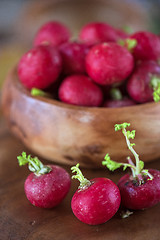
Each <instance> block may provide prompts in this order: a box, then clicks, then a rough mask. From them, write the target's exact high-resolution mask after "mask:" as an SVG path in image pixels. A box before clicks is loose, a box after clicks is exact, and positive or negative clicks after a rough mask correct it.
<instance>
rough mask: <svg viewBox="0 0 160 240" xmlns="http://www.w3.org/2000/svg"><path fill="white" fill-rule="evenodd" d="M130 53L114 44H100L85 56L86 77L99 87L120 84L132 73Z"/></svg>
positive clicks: (132, 61) (132, 65) (132, 64)
mask: <svg viewBox="0 0 160 240" xmlns="http://www.w3.org/2000/svg"><path fill="white" fill-rule="evenodd" d="M133 68H134V59H133V56H132V55H131V53H130V52H129V51H128V50H127V49H126V48H125V47H122V46H120V45H119V44H116V43H102V44H98V45H96V46H94V47H92V48H91V49H90V51H89V53H88V54H87V56H86V70H87V73H88V75H89V76H90V77H91V78H92V79H93V80H94V81H95V82H96V83H99V84H101V85H111V84H113V83H116V82H122V81H123V80H125V79H126V78H127V77H128V76H129V75H130V74H131V72H132V71H133Z"/></svg>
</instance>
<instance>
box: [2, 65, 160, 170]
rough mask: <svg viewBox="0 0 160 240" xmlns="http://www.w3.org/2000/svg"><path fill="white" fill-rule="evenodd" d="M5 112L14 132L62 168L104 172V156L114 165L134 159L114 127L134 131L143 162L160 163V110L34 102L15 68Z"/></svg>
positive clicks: (5, 91) (153, 105) (155, 105)
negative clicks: (122, 125) (124, 126)
mask: <svg viewBox="0 0 160 240" xmlns="http://www.w3.org/2000/svg"><path fill="white" fill-rule="evenodd" d="M2 107H3V112H4V114H5V117H6V119H7V122H8V124H9V127H10V129H11V131H12V132H13V133H14V134H15V135H16V136H17V137H18V138H19V139H21V141H22V142H23V143H24V144H25V145H26V146H27V147H28V148H29V149H30V150H32V151H34V152H35V153H37V154H39V155H40V156H42V157H44V158H46V159H48V160H51V161H57V162H58V163H62V164H69V165H73V164H75V163H77V162H79V163H80V164H81V166H85V167H92V168H93V167H101V166H102V165H101V162H102V160H103V158H104V156H105V154H106V153H109V154H110V156H111V158H112V159H113V160H115V161H121V162H122V161H125V160H126V157H127V156H128V155H129V154H130V152H129V150H128V149H127V146H126V142H125V139H124V136H123V135H122V133H121V132H115V131H114V125H115V124H116V123H123V122H130V123H131V127H130V129H136V139H135V143H136V146H135V149H136V151H137V152H138V154H139V155H140V158H141V159H142V160H143V161H145V162H148V161H151V160H155V159H157V158H159V157H160V144H159V142H160V121H159V119H160V104H159V103H147V104H141V105H135V106H131V107H123V108H116V109H115V108H95V107H93V108H87V107H77V106H73V105H69V104H64V103H62V102H60V101H57V100H53V99H49V98H44V97H32V96H31V95H30V92H29V91H27V90H26V89H25V88H24V87H23V86H22V85H21V84H20V82H19V80H18V78H17V74H16V68H14V69H13V70H12V71H11V72H10V73H9V75H8V77H7V79H6V81H5V84H4V87H3V92H2Z"/></svg>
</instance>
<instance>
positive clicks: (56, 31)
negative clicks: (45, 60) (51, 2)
mask: <svg viewBox="0 0 160 240" xmlns="http://www.w3.org/2000/svg"><path fill="white" fill-rule="evenodd" d="M70 37H71V32H70V29H69V28H68V27H67V26H65V25H64V24H63V23H60V22H57V21H50V22H47V23H45V24H43V25H42V26H41V28H40V29H39V30H38V32H37V33H36V35H35V38H34V46H38V45H41V44H51V45H54V46H59V45H60V44H62V43H64V42H68V41H69V39H70Z"/></svg>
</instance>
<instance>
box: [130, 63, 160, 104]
mask: <svg viewBox="0 0 160 240" xmlns="http://www.w3.org/2000/svg"><path fill="white" fill-rule="evenodd" d="M127 91H128V94H129V95H130V97H131V98H132V99H133V100H134V101H136V102H138V103H145V102H150V101H153V100H154V101H155V102H158V101H159V100H160V65H159V64H158V63H156V62H154V61H144V62H141V63H139V64H138V65H137V66H136V68H135V70H134V72H133V74H132V75H131V77H130V78H129V79H128V83H127Z"/></svg>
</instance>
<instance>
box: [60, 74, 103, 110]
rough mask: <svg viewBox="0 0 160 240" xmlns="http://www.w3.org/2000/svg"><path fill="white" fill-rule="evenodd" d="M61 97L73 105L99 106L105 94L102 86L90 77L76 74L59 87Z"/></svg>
mask: <svg viewBox="0 0 160 240" xmlns="http://www.w3.org/2000/svg"><path fill="white" fill-rule="evenodd" d="M59 99H60V100H61V101H62V102H65V103H69V104H73V105H78V106H88V107H89V106H90V107H98V106H100V105H101V103H102V101H103V94H102V91H101V89H100V87H99V86H97V85H96V84H95V83H94V82H92V81H91V79H90V78H89V77H87V76H85V75H83V74H76V75H70V76H68V77H66V78H65V79H64V80H63V81H62V83H61V85H60V87H59Z"/></svg>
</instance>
